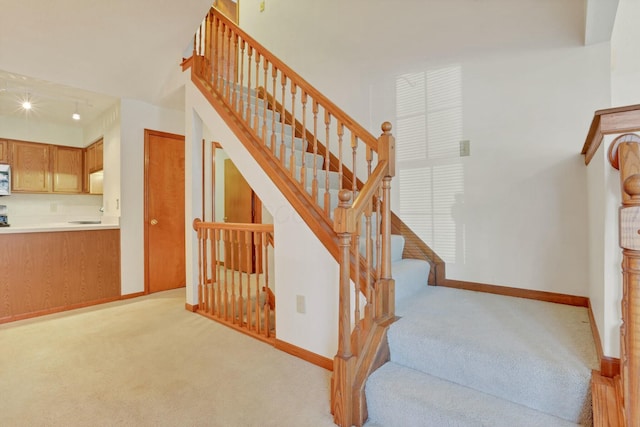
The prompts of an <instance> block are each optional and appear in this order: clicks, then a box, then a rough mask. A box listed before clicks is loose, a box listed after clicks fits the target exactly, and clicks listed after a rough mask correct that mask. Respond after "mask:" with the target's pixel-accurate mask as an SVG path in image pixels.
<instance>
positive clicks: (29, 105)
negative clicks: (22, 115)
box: [22, 101, 31, 110]
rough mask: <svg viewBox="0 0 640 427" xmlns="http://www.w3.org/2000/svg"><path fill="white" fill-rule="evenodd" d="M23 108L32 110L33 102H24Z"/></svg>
mask: <svg viewBox="0 0 640 427" xmlns="http://www.w3.org/2000/svg"><path fill="white" fill-rule="evenodd" d="M22 108H24V109H25V110H31V102H29V101H24V102H23V103H22Z"/></svg>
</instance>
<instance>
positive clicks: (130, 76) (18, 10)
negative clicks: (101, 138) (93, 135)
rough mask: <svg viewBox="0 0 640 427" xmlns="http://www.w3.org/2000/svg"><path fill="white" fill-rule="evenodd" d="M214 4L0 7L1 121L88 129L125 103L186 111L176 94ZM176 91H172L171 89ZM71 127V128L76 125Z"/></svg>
mask: <svg viewBox="0 0 640 427" xmlns="http://www.w3.org/2000/svg"><path fill="white" fill-rule="evenodd" d="M211 4H212V0H135V1H132V0H109V1H104V2H94V1H86V0H56V1H55V2H53V1H50V0H29V1H16V0H0V11H2V12H1V13H0V115H13V116H19V115H22V116H24V115H25V112H24V111H23V110H22V109H21V108H19V106H18V99H19V98H23V97H25V96H27V94H28V95H29V96H30V97H31V98H32V99H33V103H34V109H33V110H32V111H31V112H30V113H29V114H32V113H33V116H34V117H36V118H38V119H42V120H47V121H53V122H60V121H63V122H65V123H66V122H70V119H71V114H72V113H73V112H74V111H75V106H76V103H77V104H78V110H79V112H80V114H81V116H82V120H81V122H87V121H89V120H90V118H91V117H97V116H98V115H99V114H100V113H101V112H102V111H104V109H106V108H108V107H109V106H111V105H113V103H114V102H116V100H117V99H118V98H128V99H137V100H141V101H145V102H148V103H152V104H156V105H161V106H165V107H169V108H181V105H180V102H181V101H182V99H181V97H180V96H176V94H175V93H172V92H171V90H170V83H171V82H172V81H174V80H175V76H176V74H177V73H179V64H180V61H181V59H182V54H183V52H184V51H185V49H186V48H187V47H188V46H189V44H190V41H191V39H192V37H193V34H194V32H195V30H196V28H197V27H198V25H199V24H200V22H201V21H202V18H203V17H204V16H205V14H206V12H207V10H208V9H209V7H210V5H211ZM168 87H169V90H168V89H167V88H168ZM69 124H71V123H69Z"/></svg>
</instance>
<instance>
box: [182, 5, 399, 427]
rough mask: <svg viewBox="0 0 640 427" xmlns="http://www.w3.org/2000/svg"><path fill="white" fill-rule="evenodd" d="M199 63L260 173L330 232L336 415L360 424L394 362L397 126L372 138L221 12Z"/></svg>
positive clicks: (198, 40)
mask: <svg viewBox="0 0 640 427" xmlns="http://www.w3.org/2000/svg"><path fill="white" fill-rule="evenodd" d="M193 58H194V61H193V65H192V81H193V82H194V84H195V85H196V86H197V87H199V88H200V90H201V91H202V93H203V94H204V95H205V96H207V97H208V98H209V100H210V101H211V103H212V105H213V106H214V108H216V110H217V111H218V113H220V114H221V115H223V116H224V117H225V120H227V123H228V124H229V126H230V127H231V128H232V129H233V130H234V133H236V135H238V138H239V139H240V140H241V141H242V142H243V144H245V146H247V144H249V145H250V146H251V150H257V151H260V155H259V156H256V154H255V151H252V155H254V157H255V158H256V160H257V161H258V162H259V163H260V164H261V166H263V167H268V168H274V165H275V169H270V170H271V171H273V173H274V174H273V175H272V178H273V179H274V182H275V181H276V179H280V174H284V175H286V178H287V179H286V180H282V183H281V185H282V186H281V187H280V188H281V189H283V188H284V189H283V194H285V196H286V197H287V198H288V199H289V201H290V202H291V203H292V204H294V206H297V205H296V203H298V201H297V200H296V199H295V197H302V198H304V199H305V200H306V202H307V203H306V206H310V210H312V211H313V214H311V217H313V221H317V222H314V223H310V226H311V228H312V229H314V231H316V234H318V231H317V230H319V229H322V230H324V231H326V230H328V231H329V233H330V235H331V236H330V238H329V240H330V241H329V242H328V243H327V242H326V241H323V238H322V237H320V236H319V237H320V240H321V241H323V243H324V244H325V246H326V247H327V249H328V250H329V251H330V252H331V253H332V255H333V256H334V257H335V258H336V259H337V260H338V262H339V264H340V283H339V289H340V291H339V292H340V300H339V343H338V352H337V355H336V356H335V358H334V373H333V379H332V397H331V408H332V412H333V414H334V421H335V422H336V424H339V425H341V426H351V425H353V424H356V425H362V424H363V423H364V421H365V420H366V418H367V415H366V402H365V399H364V382H365V380H366V378H367V376H368V375H369V373H371V372H372V371H373V370H374V369H375V368H376V367H377V366H379V365H381V364H382V363H384V361H385V360H386V359H388V350H387V356H386V359H385V354H384V351H385V350H384V348H385V346H384V342H385V337H386V327H387V326H388V324H389V323H390V322H391V321H393V320H394V319H395V297H394V295H395V294H394V291H395V289H394V281H393V279H392V278H391V254H390V249H391V243H390V240H391V237H390V232H391V212H390V200H391V199H390V190H391V179H392V177H393V176H394V175H395V142H394V138H393V136H392V135H391V125H390V124H389V123H384V124H383V126H382V130H383V134H382V135H381V136H380V137H379V138H375V137H374V136H373V135H371V134H370V133H369V132H368V131H367V130H365V129H364V128H363V127H362V126H360V125H359V124H358V123H356V122H355V121H354V120H353V119H352V118H351V117H349V116H348V115H347V114H346V113H344V112H343V111H342V110H341V109H339V108H338V107H337V106H336V105H335V104H333V103H332V102H331V101H330V100H329V99H328V98H326V97H325V96H324V95H322V94H321V93H320V92H319V91H318V90H316V89H315V88H314V87H313V86H311V85H310V84H309V83H307V82H306V81H305V80H304V79H302V78H301V77H300V76H299V75H298V74H296V73H295V72H294V71H293V70H292V69H291V68H289V67H288V66H287V65H286V64H284V63H283V62H282V61H280V60H279V59H278V58H276V57H275V56H274V55H273V54H271V53H270V52H269V51H268V50H266V49H265V48H264V47H263V46H261V45H260V44H259V43H258V42H256V41H255V40H254V39H252V38H251V37H250V36H249V35H247V34H246V33H245V32H243V31H242V30H241V29H240V28H238V27H237V26H236V25H235V24H233V23H232V22H231V21H230V20H229V19H227V18H226V17H225V16H224V15H222V14H221V13H220V12H219V11H217V10H216V9H215V8H212V9H211V10H210V12H209V14H208V15H207V17H206V19H205V20H204V22H203V23H202V25H201V27H200V30H199V31H198V33H197V34H196V36H195V38H194V50H193ZM245 135H246V137H245ZM247 141H250V142H247ZM263 157H264V158H268V159H269V160H268V161H263V160H262V158H263ZM285 181H286V182H285ZM290 183H294V184H295V186H296V187H297V191H296V195H295V196H292V198H289V195H288V194H290V192H289V191H288V190H287V191H285V189H287V187H288V186H289V185H290ZM279 185H280V184H279ZM292 199H293V200H292ZM352 199H353V203H351V200H352ZM296 209H298V208H296ZM301 214H308V212H306V211H305V212H301ZM302 216H303V218H305V216H304V215H302ZM332 217H333V218H332ZM305 220H307V219H306V218H305ZM323 224H324V225H323ZM323 227H325V228H323ZM324 231H323V232H324ZM352 280H353V282H354V283H355V286H354V287H353V288H351V281H352ZM206 282H207V281H206V280H205V281H204V283H206ZM351 294H353V295H354V298H355V301H354V304H351ZM203 297H206V295H203Z"/></svg>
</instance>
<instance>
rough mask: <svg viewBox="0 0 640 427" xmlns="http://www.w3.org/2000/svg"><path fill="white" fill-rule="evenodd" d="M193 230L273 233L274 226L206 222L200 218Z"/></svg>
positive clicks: (197, 219) (194, 223)
mask: <svg viewBox="0 0 640 427" xmlns="http://www.w3.org/2000/svg"><path fill="white" fill-rule="evenodd" d="M193 229H194V230H195V231H198V230H205V229H209V230H213V229H218V230H238V231H264V232H267V233H273V224H251V223H242V222H204V221H202V220H201V219H200V218H196V219H194V220H193Z"/></svg>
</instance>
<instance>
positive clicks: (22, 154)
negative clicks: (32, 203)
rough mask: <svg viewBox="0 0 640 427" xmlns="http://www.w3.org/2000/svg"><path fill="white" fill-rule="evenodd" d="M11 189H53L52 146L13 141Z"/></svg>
mask: <svg viewBox="0 0 640 427" xmlns="http://www.w3.org/2000/svg"><path fill="white" fill-rule="evenodd" d="M10 147H11V175H12V177H11V189H12V191H16V192H26V193H48V192H50V191H51V158H50V157H49V156H50V154H49V151H50V146H49V145H47V144H37V143H33V142H22V141H11V144H10Z"/></svg>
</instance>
